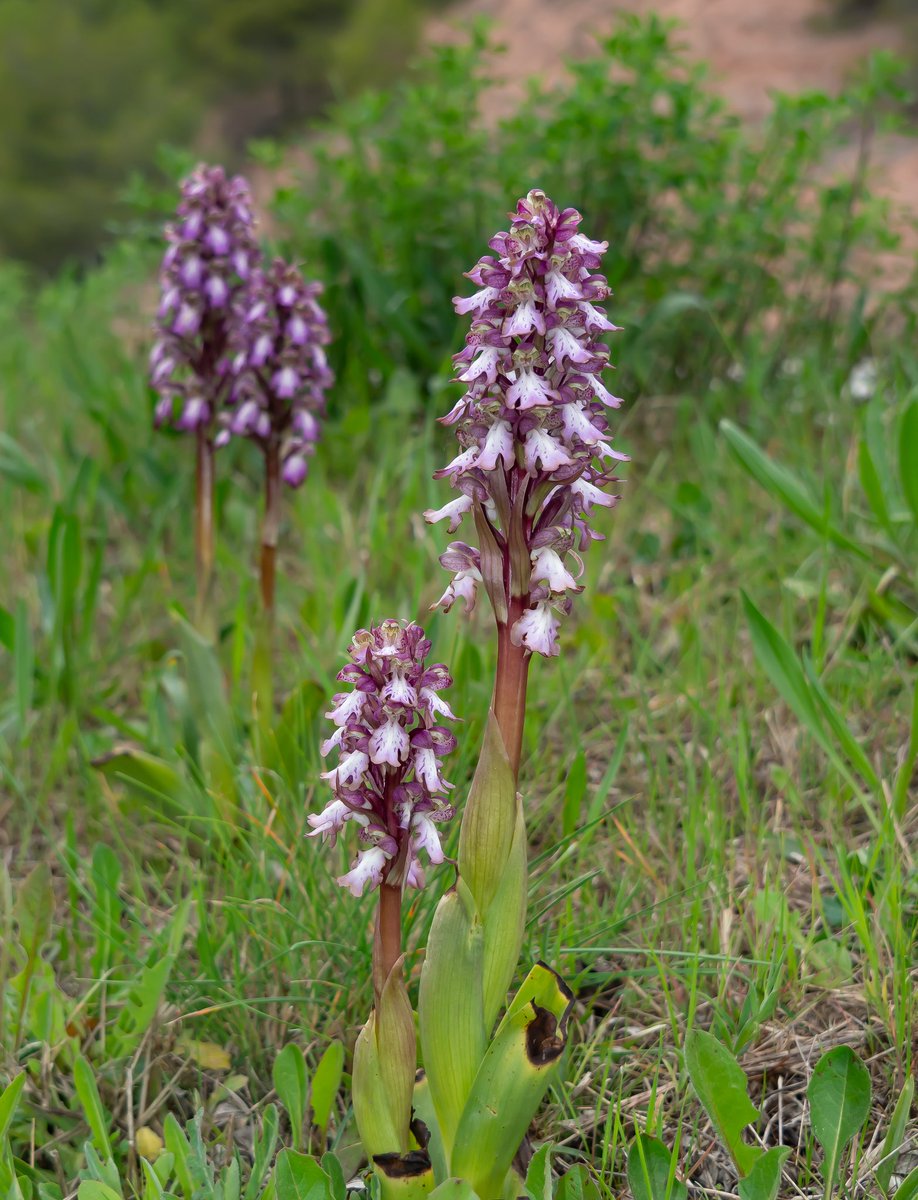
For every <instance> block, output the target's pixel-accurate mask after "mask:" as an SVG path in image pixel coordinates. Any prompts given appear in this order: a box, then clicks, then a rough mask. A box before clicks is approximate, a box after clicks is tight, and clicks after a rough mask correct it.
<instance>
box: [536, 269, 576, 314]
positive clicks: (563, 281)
mask: <svg viewBox="0 0 918 1200" xmlns="http://www.w3.org/2000/svg"><path fill="white" fill-rule="evenodd" d="M545 294H546V296H547V297H548V303H549V304H550V305H551V306H552V308H556V307H557V305H558V301H559V300H579V299H580V297H581V296H582V295H583V293H582V292H581V290H580V287H579V286H578V285H577V284H576V283H573V282H572V281H571V280H570V279H568V278H567V277H566V276H565V275H562V274H561V272H560V271H558V270H554V271H549V272H548V274H547V275H546V276H545Z"/></svg>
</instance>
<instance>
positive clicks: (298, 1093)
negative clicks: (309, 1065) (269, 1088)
mask: <svg viewBox="0 0 918 1200" xmlns="http://www.w3.org/2000/svg"><path fill="white" fill-rule="evenodd" d="M272 1077H273V1080H274V1089H275V1091H276V1092H277V1094H278V1096H279V1098H280V1102H281V1104H283V1106H284V1108H285V1109H286V1110H287V1116H288V1117H289V1118H290V1129H291V1131H292V1134H293V1145H294V1149H299V1145H300V1142H301V1141H302V1140H303V1121H304V1120H305V1117H306V1103H307V1097H308V1087H309V1085H308V1082H307V1079H306V1060H305V1059H304V1058H303V1051H302V1050H301V1049H300V1047H299V1046H298V1045H297V1044H296V1043H295V1042H290V1043H289V1044H288V1045H286V1046H285V1047H284V1048H283V1050H281V1052H280V1053H279V1054H278V1056H277V1057H276V1058H275V1060H274V1069H273V1071H272Z"/></svg>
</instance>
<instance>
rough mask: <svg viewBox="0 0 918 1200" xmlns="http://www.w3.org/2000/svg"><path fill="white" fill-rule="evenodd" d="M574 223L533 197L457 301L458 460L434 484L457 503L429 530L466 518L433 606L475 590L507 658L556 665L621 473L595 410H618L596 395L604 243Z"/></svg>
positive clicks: (435, 515)
mask: <svg viewBox="0 0 918 1200" xmlns="http://www.w3.org/2000/svg"><path fill="white" fill-rule="evenodd" d="M581 219H582V218H581V216H580V213H578V212H577V211H576V209H573V208H566V209H564V210H559V209H558V208H557V206H556V205H555V204H553V203H552V201H551V200H549V199H548V197H547V196H546V195H545V193H544V192H541V191H538V190H533V191H531V192H529V194H528V195H527V196H526V197H525V199H523V200H520V201H519V203H518V204H517V211H516V214H515V215H514V216H513V218H512V224H511V227H510V230H509V232H505V233H498V234H496V235H495V237H493V238H492V239H491V241H490V243H489V244H490V246H491V248H492V249H493V250H495V251H496V252H497V255H498V257H497V258H495V257H494V256H492V255H486V256H484V257H483V258H482V259H480V260H479V262H478V264H477V265H476V266H475V268H474V269H473V270H472V271H469V272H468V278H470V279H471V280H472V281H473V282H474V283H476V284H478V285H479V288H480V290H479V291H477V292H476V293H475V294H474V295H472V296H470V297H468V298H466V299H461V298H458V297H457V298H456V299H455V300H454V302H453V303H454V307H455V309H456V311H457V312H458V313H471V314H472V327H471V331H470V332H469V334H468V336H467V338H466V347H465V349H464V350H462V351H461V352H460V353H459V354H457V355H455V358H454V361H455V362H456V364H457V367H458V368H459V373H458V381H459V382H462V383H463V384H465V386H466V392H465V395H464V396H463V397H462V398H461V399H460V400H459V401H458V403H457V404H456V405H455V407H454V408H453V410H452V411H451V412H450V413H449V414H448V415H447V416H445V417H442V418H441V420H442V421H443V423H444V424H447V425H455V426H456V432H457V437H458V440H459V443H460V446H461V447H462V449H461V452H460V453H459V454H458V455H457V456H456V458H454V459H453V461H452V462H451V463H449V465H448V466H446V467H444V468H443V469H442V470H440V471H438V472H437V473H436V477H437V478H444V477H445V478H448V479H449V480H450V483H451V484H452V486H453V487H454V488H456V489H457V490H458V491H459V492H460V493H461V495H460V496H459V497H458V498H457V499H456V500H453V501H452V502H451V503H449V504H447V505H445V506H444V507H443V508H441V509H439V510H436V511H432V510H431V511H428V512H426V513H425V514H424V515H425V518H426V519H427V520H428V521H431V522H433V521H439V520H443V519H445V518H448V519H449V522H450V525H449V529H450V532H451V533H452V532H454V531H455V530H456V529H457V528H458V527H459V524H460V522H461V521H462V518H463V517H464V515H465V514H466V513H468V512H471V513H472V514H473V516H474V519H475V524H476V530H477V533H478V541H479V545H478V547H473V546H470V545H468V544H467V543H465V542H452V543H451V544H450V546H449V548H448V550H447V551H446V553H445V554H444V555H443V556H442V558H441V560H440V561H441V562H442V563H443V565H444V566H445V567H447V569H449V570H450V571H453V572H454V578H453V580H452V582H451V583H450V585H449V587H448V588H447V589H446V592H445V593H444V594H443V596H442V597H441V598H440V600H439V602H438V603H439V604H440V605H441V606H442V607H443V608H445V609H449V608H450V607H451V606H452V604H453V603H455V601H456V600H457V599H458V598H459V597H462V598H463V599H464V600H465V602H466V606H467V608H469V609H471V607H472V606H473V605H474V601H475V593H476V587H477V584H478V583H479V582H483V583H484V586H485V590H486V591H487V593H488V596H489V598H490V600H491V603H492V605H493V607H494V612H495V616H496V618H497V622H498V626H501V627H503V626H508V625H509V636H510V639H511V641H512V643H513V645H515V646H518V647H521V648H523V649H524V650H526V651H534V652H537V653H540V654H544V655H553V654H557V652H558V642H557V634H558V627H559V621H558V616H557V614H558V613H567V612H569V610H570V606H571V600H570V595H571V593H575V592H578V591H580V590H581V588H580V587H579V585H578V583H577V577H578V576H579V575H580V573H581V571H582V562H581V559H580V557H579V554H578V551H583V550H585V549H586V548H587V546H588V545H589V543H590V542H591V541H592V540H594V539H599V538H600V537H601V535H600V534H598V533H596V532H595V530H594V529H593V528H592V525H591V511H592V509H593V507H594V506H596V505H599V506H602V507H604V508H610V507H611V506H612V505H614V504H615V502H616V500H617V499H618V497H617V496H615V495H611V494H610V493H609V491H608V488H609V486H610V484H612V483H613V481H614V480H615V469H616V465H617V463H618V462H619V461H623V460H626V459H627V456H626V455H624V454H620V453H619V452H618V451H615V450H613V449H612V447H611V446H610V445H609V427H608V423H607V420H606V408H608V407H611V408H615V407H617V406H618V405H619V404H620V403H621V401H620V400H619V398H618V397H616V396H613V395H612V394H611V393H610V392H609V391H608V390H607V389H606V387H605V385H604V383H603V382H602V373H603V371H605V370H606V368H607V367H608V366H609V350H608V347H607V346H606V345H605V344H604V343H603V342H602V341H600V340H599V339H600V338H601V337H602V336H603V334H604V333H607V332H609V331H613V330H616V329H617V328H618V327H617V326H615V325H613V324H612V322H611V321H609V320H608V318H607V317H606V314H605V312H604V310H603V309H602V308H600V307H598V305H599V304H600V303H601V302H602V301H604V300H606V299H607V298H608V296H609V295H610V292H609V287H608V284H607V283H606V280H605V277H604V276H603V275H601V274H598V273H597V272H598V269H599V267H600V263H601V259H602V255H603V253H604V252H605V250H606V249H607V246H608V243H606V242H597V241H592V240H591V239H590V238H588V237H586V236H585V235H584V234H582V233H580V232H578V226H579V224H580V221H581Z"/></svg>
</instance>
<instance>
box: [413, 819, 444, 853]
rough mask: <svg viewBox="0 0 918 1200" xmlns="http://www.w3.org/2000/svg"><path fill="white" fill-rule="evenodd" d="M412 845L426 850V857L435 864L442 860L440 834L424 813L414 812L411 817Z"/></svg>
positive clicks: (417, 848)
mask: <svg viewBox="0 0 918 1200" xmlns="http://www.w3.org/2000/svg"><path fill="white" fill-rule="evenodd" d="M411 832H412V834H413V838H412V841H413V846H414V849H415V850H416V851H417V850H426V851H427V857H428V858H429V859H430V861H431V862H432V863H433V864H434V865H435V866H436V865H437V864H439V863H441V862H443V847H442V846H441V845H440V834H439V833H438V831H437V827H436V825H434V823H433V821H431V819H430V817H428V816H427V814H426V813H415V814H414V816H413V817H412V818H411Z"/></svg>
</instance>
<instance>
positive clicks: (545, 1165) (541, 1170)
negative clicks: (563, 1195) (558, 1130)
mask: <svg viewBox="0 0 918 1200" xmlns="http://www.w3.org/2000/svg"><path fill="white" fill-rule="evenodd" d="M551 1149H552V1148H551V1145H550V1144H546V1145H544V1146H541V1147H540V1148H539V1149H538V1150H537V1151H536V1152H535V1154H534V1155H533V1156H532V1161H531V1162H530V1164H529V1169H528V1170H527V1172H526V1193H527V1195H528V1196H529V1200H552V1195H553V1191H554V1189H553V1188H552V1177H551Z"/></svg>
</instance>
